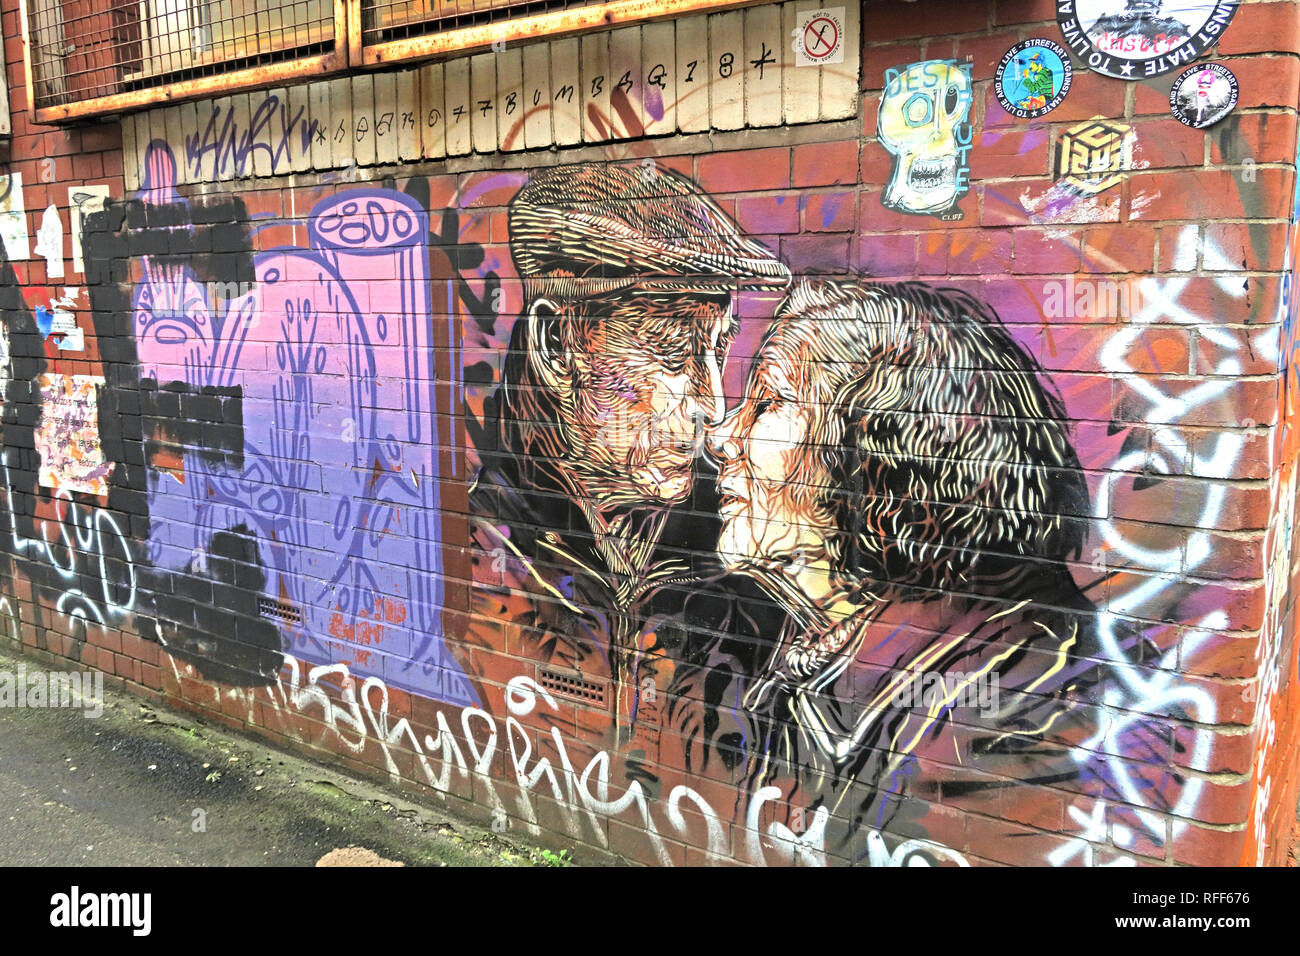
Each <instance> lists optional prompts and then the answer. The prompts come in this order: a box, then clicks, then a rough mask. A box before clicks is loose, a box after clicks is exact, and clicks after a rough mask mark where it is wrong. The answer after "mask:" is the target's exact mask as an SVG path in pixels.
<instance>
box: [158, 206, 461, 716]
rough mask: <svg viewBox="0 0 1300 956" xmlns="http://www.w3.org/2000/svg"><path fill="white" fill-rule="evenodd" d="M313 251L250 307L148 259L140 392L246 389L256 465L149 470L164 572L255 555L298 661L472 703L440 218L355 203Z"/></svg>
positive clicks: (250, 455) (186, 457) (258, 272)
mask: <svg viewBox="0 0 1300 956" xmlns="http://www.w3.org/2000/svg"><path fill="white" fill-rule="evenodd" d="M308 236H309V244H310V247H309V248H305V249H304V248H299V247H289V248H280V249H275V250H271V251H268V252H265V253H262V254H260V255H257V256H255V257H254V259H253V268H254V272H255V279H256V281H255V283H253V284H252V287H251V289H249V290H248V291H245V292H242V294H240V293H241V290H240V289H239V288H230V289H227V290H226V293H225V294H224V295H221V294H220V293H218V294H216V295H214V296H210V295H209V290H208V289H207V288H205V286H204V285H203V283H202V282H201V281H200V280H199V279H198V277H197V275H196V273H195V272H194V270H193V268H192V267H191V265H190V264H188V263H181V264H177V263H173V262H165V261H159V259H158V258H157V257H144V261H143V263H142V272H143V277H142V280H141V281H140V282H139V284H138V285H137V287H136V290H135V294H134V299H133V302H132V313H133V325H134V330H135V334H136V341H137V354H138V358H139V362H140V368H141V374H142V376H143V377H145V378H153V379H155V380H156V381H157V382H159V383H160V384H161V383H171V382H180V383H183V384H184V385H185V386H186V387H187V388H188V389H189V390H190V392H192V393H201V394H204V395H208V394H218V395H226V394H231V393H233V392H234V390H237V394H238V395H239V396H240V397H241V402H242V415H243V447H242V455H240V456H238V457H236V458H234V459H232V458H230V457H224V458H223V457H220V456H214V455H212V454H211V453H210V452H206V453H205V451H204V450H202V449H191V448H189V447H188V446H186V447H185V448H184V450H183V453H182V457H183V462H181V463H180V464H179V465H177V464H176V463H174V462H173V463H171V464H170V465H169V467H165V468H163V467H159V468H155V469H151V471H150V476H149V477H150V483H149V511H150V516H151V526H152V529H153V532H152V534H151V538H150V541H149V558H150V560H151V562H152V563H153V565H154V566H155V567H157V568H163V569H171V570H173V571H178V572H181V571H183V572H186V573H189V574H193V573H195V572H196V571H197V572H200V573H202V571H203V568H204V566H205V564H206V563H207V562H209V561H212V560H215V558H214V557H213V556H214V555H215V554H216V549H215V548H214V547H213V545H212V544H211V542H214V541H219V540H221V536H222V535H223V534H224V535H226V536H227V539H228V538H229V535H230V533H232V532H233V533H234V534H236V535H238V536H242V538H244V539H251V540H253V541H255V542H256V549H257V554H256V557H257V561H258V564H259V565H260V569H261V572H262V573H263V574H264V575H265V580H264V582H259V583H261V587H260V588H259V589H258V590H259V591H260V598H259V608H258V611H259V612H260V613H261V615H262V616H263V617H265V618H267V619H268V620H270V621H272V622H273V623H274V624H275V626H276V627H277V628H278V630H279V633H280V638H281V641H282V644H283V649H284V650H285V651H286V652H289V653H292V654H293V655H295V656H296V657H298V658H302V659H305V660H308V661H312V662H318V663H326V664H334V663H345V664H347V665H348V666H349V667H350V668H351V670H352V671H353V672H354V673H357V674H362V675H367V676H375V677H380V678H382V679H383V680H384V681H385V682H386V683H387V684H388V685H389V686H394V687H400V688H402V689H405V690H408V691H412V692H415V693H418V694H420V695H422V696H427V697H431V698H434V699H438V700H444V701H448V702H452V703H456V704H460V705H470V704H474V703H476V697H475V695H474V692H473V690H472V689H471V686H470V684H469V682H468V681H467V680H466V678H465V676H464V674H463V672H462V670H461V669H460V666H459V665H458V664H457V663H456V662H455V661H454V659H453V658H452V657H451V656H450V655H449V654H448V653H447V651H446V649H445V647H444V644H443V630H442V604H443V568H442V532H441V522H440V517H439V508H440V504H441V502H440V495H439V484H438V482H439V462H438V453H439V448H440V445H441V444H442V443H443V441H445V440H446V439H447V437H448V436H442V435H440V433H439V425H438V421H437V417H436V404H435V368H434V356H435V354H436V350H435V341H434V333H435V329H434V324H433V323H434V319H433V317H432V315H431V302H430V286H429V269H428V240H429V224H428V217H427V214H426V213H425V211H424V210H423V209H422V208H420V206H419V205H418V204H417V203H415V202H414V201H413V200H411V199H410V198H408V197H407V196H405V195H404V194H402V193H399V192H394V191H389V190H379V189H357V190H352V191H348V192H345V193H341V194H339V195H337V196H332V197H329V198H327V199H325V200H323V201H322V202H321V203H319V204H318V205H317V206H316V208H315V209H313V210H312V212H311V214H310V218H309V220H308ZM231 285H233V284H231ZM220 299H225V308H224V309H213V308H212V307H211V306H210V302H212V301H215V300H220ZM227 543H228V542H227ZM210 552H211V553H210Z"/></svg>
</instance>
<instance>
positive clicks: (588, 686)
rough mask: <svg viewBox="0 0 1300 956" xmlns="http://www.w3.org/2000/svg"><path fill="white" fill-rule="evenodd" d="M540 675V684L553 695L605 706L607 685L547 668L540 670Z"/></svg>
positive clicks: (578, 675) (579, 675)
mask: <svg viewBox="0 0 1300 956" xmlns="http://www.w3.org/2000/svg"><path fill="white" fill-rule="evenodd" d="M538 675H539V676H540V677H541V680H540V682H539V683H540V684H541V685H542V687H544V688H545V689H546V690H549V691H550V692H551V693H553V694H558V695H559V696H561V697H569V698H572V699H573V700H581V701H585V702H586V703H589V704H598V705H600V706H601V707H604V706H605V688H606V686H607V685H606V684H604V683H597V682H596V681H590V680H587V679H586V678H585V677H583V676H582V675H581V674H571V673H567V672H565V671H554V670H550V669H549V668H546V667H542V668H539V669H538Z"/></svg>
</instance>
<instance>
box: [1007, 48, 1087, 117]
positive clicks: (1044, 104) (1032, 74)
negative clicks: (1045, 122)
mask: <svg viewBox="0 0 1300 956" xmlns="http://www.w3.org/2000/svg"><path fill="white" fill-rule="evenodd" d="M1073 82H1074V67H1073V66H1071V65H1070V54H1069V51H1067V50H1066V49H1065V47H1063V46H1061V45H1060V44H1059V43H1053V42H1052V41H1051V40H1042V39H1032V40H1025V41H1024V42H1023V43H1017V44H1016V45H1015V46H1013V47H1012V48H1011V49H1010V50H1008V51H1007V52H1006V53H1004V54H1003V56H1002V60H1001V62H999V63H998V72H997V75H996V76H995V77H994V79H993V91H994V92H995V93H996V94H997V98H998V102H999V103H1001V104H1002V108H1003V109H1004V110H1006V111H1007V112H1008V113H1010V114H1011V115H1012V116H1017V117H1019V118H1020V119H1033V118H1035V117H1037V116H1042V115H1043V114H1044V113H1050V112H1051V111H1052V110H1054V109H1056V108H1057V107H1058V106H1060V105H1061V101H1062V100H1063V99H1065V95H1066V94H1067V93H1069V92H1070V84H1071V83H1073Z"/></svg>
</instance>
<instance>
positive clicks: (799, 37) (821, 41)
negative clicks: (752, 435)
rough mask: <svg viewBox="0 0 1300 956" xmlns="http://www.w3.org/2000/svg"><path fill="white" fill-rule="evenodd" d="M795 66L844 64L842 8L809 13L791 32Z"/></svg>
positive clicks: (803, 16)
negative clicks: (792, 33) (792, 34)
mask: <svg viewBox="0 0 1300 956" xmlns="http://www.w3.org/2000/svg"><path fill="white" fill-rule="evenodd" d="M794 62H795V66H824V65H826V64H827V63H843V62H844V8H843V7H831V8H829V9H826V10H810V11H808V12H807V13H804V14H801V15H800V16H799V19H798V22H797V24H796V26H795V29H794Z"/></svg>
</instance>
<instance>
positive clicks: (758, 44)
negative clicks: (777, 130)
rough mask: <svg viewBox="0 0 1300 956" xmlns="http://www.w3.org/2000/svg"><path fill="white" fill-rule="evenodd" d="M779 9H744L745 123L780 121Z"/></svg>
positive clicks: (754, 124) (769, 7)
mask: <svg viewBox="0 0 1300 956" xmlns="http://www.w3.org/2000/svg"><path fill="white" fill-rule="evenodd" d="M781 41H782V37H781V10H780V8H779V7H776V6H766V7H749V8H747V9H746V10H745V51H744V59H745V62H744V74H745V125H746V126H780V125H781V88H782V84H781V81H782V79H783V76H782V74H783V73H784V71H783V70H782V69H781V64H782V59H783V56H782V50H783V49H788V48H789V46H790V44H788V43H782V42H781Z"/></svg>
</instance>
